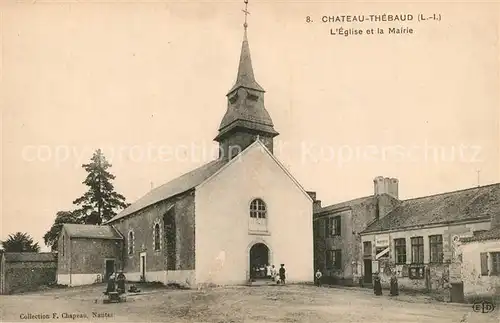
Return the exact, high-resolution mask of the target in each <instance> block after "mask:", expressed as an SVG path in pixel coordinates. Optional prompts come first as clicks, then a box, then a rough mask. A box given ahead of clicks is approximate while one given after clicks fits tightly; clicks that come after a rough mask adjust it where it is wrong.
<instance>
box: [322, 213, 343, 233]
mask: <svg viewBox="0 0 500 323" xmlns="http://www.w3.org/2000/svg"><path fill="white" fill-rule="evenodd" d="M340 228H341V225H340V216H335V217H329V218H326V219H325V237H327V238H328V237H333V236H340V234H341V233H340Z"/></svg>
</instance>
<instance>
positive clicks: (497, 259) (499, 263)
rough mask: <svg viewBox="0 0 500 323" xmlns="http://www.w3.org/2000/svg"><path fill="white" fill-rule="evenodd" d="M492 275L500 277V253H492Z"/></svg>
mask: <svg viewBox="0 0 500 323" xmlns="http://www.w3.org/2000/svg"><path fill="white" fill-rule="evenodd" d="M491 274H492V275H495V276H500V252H492V253H491Z"/></svg>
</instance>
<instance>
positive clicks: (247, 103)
mask: <svg viewBox="0 0 500 323" xmlns="http://www.w3.org/2000/svg"><path fill="white" fill-rule="evenodd" d="M244 2H245V10H243V12H244V13H245V23H244V24H243V28H244V30H243V44H242V45H241V55H240V63H239V66H238V75H237V77H236V82H235V84H234V86H233V87H232V88H231V90H230V91H229V93H228V94H227V111H226V113H225V114H224V117H223V118H222V121H221V123H220V125H219V133H218V135H217V137H215V139H214V140H215V141H217V142H219V147H220V150H219V152H220V154H219V157H221V158H226V159H231V158H233V157H234V156H235V152H241V151H243V150H244V149H245V148H246V147H248V146H249V145H251V144H252V143H253V142H255V140H259V141H260V142H261V143H262V144H264V145H265V146H266V147H267V149H268V150H269V151H271V152H272V151H273V138H274V137H276V136H277V135H278V132H276V130H274V125H273V121H272V120H271V116H270V115H269V113H268V112H267V110H266V108H265V106H264V92H265V91H264V89H263V88H262V87H261V86H260V85H259V84H258V83H257V81H256V80H255V76H254V74H253V67H252V59H251V58H250V47H249V46H248V38H247V29H248V23H247V16H248V14H249V12H248V10H247V6H248V0H244Z"/></svg>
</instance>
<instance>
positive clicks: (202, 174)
mask: <svg viewBox="0 0 500 323" xmlns="http://www.w3.org/2000/svg"><path fill="white" fill-rule="evenodd" d="M226 163H227V161H225V160H222V159H217V160H213V161H211V162H209V163H207V164H204V165H202V166H200V167H198V168H196V169H194V170H192V171H190V172H189V173H186V174H184V175H182V176H180V177H177V178H175V179H173V180H171V181H170V182H168V183H166V184H163V185H162V186H159V187H157V188H155V189H153V190H151V191H150V192H148V193H147V194H146V195H144V196H143V197H141V198H140V199H138V200H137V201H136V202H134V203H132V205H130V206H129V207H128V208H126V209H125V210H123V211H122V212H120V213H119V214H117V215H116V216H115V217H113V218H112V219H111V220H109V221H107V222H106V223H111V222H114V221H116V220H118V219H121V218H123V217H126V216H127V215H130V214H132V213H135V212H137V211H139V210H141V209H144V208H146V207H148V206H150V205H153V204H156V203H158V202H161V201H163V200H166V199H168V198H170V197H173V196H175V195H178V194H181V193H184V192H186V191H189V190H191V189H193V188H195V187H196V186H198V185H199V184H201V183H203V181H205V180H206V179H207V178H209V177H210V176H212V175H213V174H215V173H216V172H217V171H218V170H219V169H220V168H222V166H224V164H226Z"/></svg>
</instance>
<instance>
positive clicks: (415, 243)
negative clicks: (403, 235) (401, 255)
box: [411, 237, 424, 264]
mask: <svg viewBox="0 0 500 323" xmlns="http://www.w3.org/2000/svg"><path fill="white" fill-rule="evenodd" d="M411 262H412V263H414V264H423V263H424V238H423V237H414V238H411Z"/></svg>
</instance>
